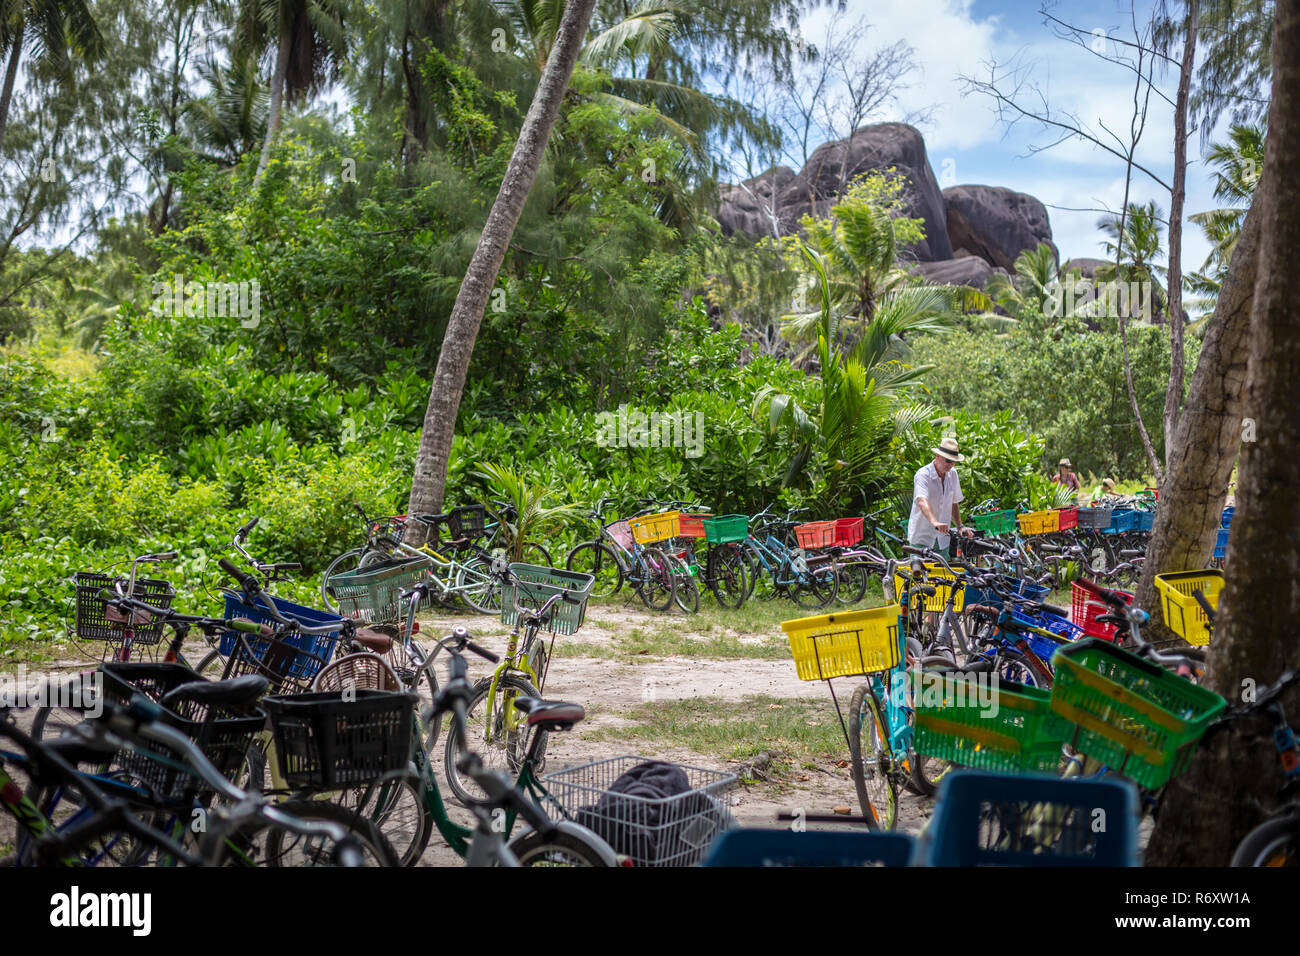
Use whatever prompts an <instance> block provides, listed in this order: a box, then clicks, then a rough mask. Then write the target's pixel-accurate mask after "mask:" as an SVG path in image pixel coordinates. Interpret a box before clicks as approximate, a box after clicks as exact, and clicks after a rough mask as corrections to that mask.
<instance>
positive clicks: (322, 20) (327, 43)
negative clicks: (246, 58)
mask: <svg viewBox="0 0 1300 956" xmlns="http://www.w3.org/2000/svg"><path fill="white" fill-rule="evenodd" d="M343 8H344V2H343V0H244V2H243V5H242V6H241V8H240V11H239V20H238V23H237V25H236V29H235V44H234V50H235V51H236V52H235V56H234V57H233V58H234V59H235V60H238V59H239V54H241V53H252V54H254V55H256V56H262V55H264V54H268V53H269V52H270V51H272V50H274V51H275V59H274V67H273V68H272V73H271V84H270V85H271V103H270V108H269V113H268V116H267V124H266V138H265V139H264V140H263V142H262V155H261V158H260V159H259V160H258V163H257V173H256V175H255V176H254V177H253V182H254V183H255V184H256V183H260V182H261V180H262V176H263V175H264V174H265V173H266V166H267V163H269V162H270V160H271V147H272V146H273V145H274V143H275V140H276V138H277V137H278V136H279V135H280V127H281V124H282V123H283V120H284V104H285V101H286V100H287V101H288V102H290V103H294V102H297V101H298V100H300V99H303V98H304V97H307V96H309V95H311V94H313V93H315V92H317V91H318V90H320V89H322V88H323V87H325V86H326V85H327V84H328V83H329V82H331V81H332V80H334V79H337V77H338V72H339V67H340V65H341V64H342V62H343V58H344V57H345V56H346V54H347V34H346V33H345V31H344V28H343Z"/></svg>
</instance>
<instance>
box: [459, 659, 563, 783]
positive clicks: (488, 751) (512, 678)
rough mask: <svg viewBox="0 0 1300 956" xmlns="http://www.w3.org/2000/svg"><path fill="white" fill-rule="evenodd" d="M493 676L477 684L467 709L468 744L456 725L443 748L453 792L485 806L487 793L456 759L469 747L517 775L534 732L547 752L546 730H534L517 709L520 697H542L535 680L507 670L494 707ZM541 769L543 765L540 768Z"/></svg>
mask: <svg viewBox="0 0 1300 956" xmlns="http://www.w3.org/2000/svg"><path fill="white" fill-rule="evenodd" d="M492 680H493V678H491V677H484V678H482V679H480V680H479V681H478V682H476V683H475V684H474V696H473V698H472V699H471V700H470V702H469V706H468V707H467V708H466V711H465V726H466V729H467V730H468V731H469V738H470V739H469V744H468V747H467V746H466V745H465V743H464V742H462V741H460V740H458V739H457V734H456V730H455V728H454V727H453V728H451V729H449V730H448V732H447V742H446V744H445V746H444V749H443V772H444V774H446V777H447V785H448V786H449V787H450V788H451V792H452V794H453V795H454V796H455V798H456V799H457V800H458V801H460V803H461V804H462V805H463V806H466V807H470V806H484V805H485V804H486V803H487V794H485V793H484V792H483V790H482V788H480V787H479V785H478V784H476V783H475V782H474V781H473V780H471V779H470V778H469V777H468V776H466V775H465V774H463V773H461V772H460V769H459V768H458V767H457V766H456V761H457V759H459V757H460V755H461V754H462V753H464V752H465V750H467V749H468V750H470V751H473V752H474V753H476V754H478V755H479V758H480V759H481V760H482V761H483V766H484V767H485V768H486V769H488V770H498V771H501V772H502V773H505V774H506V775H507V776H510V777H515V776H517V775H518V774H519V768H520V767H522V766H523V762H524V757H525V756H527V754H528V748H529V747H530V746H531V744H532V741H533V734H534V733H537V734H538V735H539V736H540V737H541V741H540V744H539V746H540V748H541V749H540V750H539V751H538V752H539V753H543V754H544V753H546V731H544V730H537V731H534V730H533V728H532V727H530V726H528V721H527V718H526V717H525V716H524V714H523V713H522V712H520V711H519V710H517V709H515V700H516V699H517V698H520V697H541V696H542V695H541V693H540V692H539V691H538V690H537V688H536V687H534V686H533V684H532V683H531V682H530V681H528V680H525V679H524V678H523V677H520V676H519V675H517V674H504V675H502V676H501V678H500V681H499V682H498V683H497V685H496V694H495V696H494V698H493V700H492V707H491V710H490V711H489V709H488V701H487V698H488V691H489V690H490V689H491V688H492ZM537 769H538V771H539V772H540V770H541V768H540V767H538V768H537Z"/></svg>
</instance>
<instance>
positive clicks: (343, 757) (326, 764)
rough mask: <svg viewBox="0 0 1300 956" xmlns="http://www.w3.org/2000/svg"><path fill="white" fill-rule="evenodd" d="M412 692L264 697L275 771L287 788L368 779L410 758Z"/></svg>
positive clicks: (330, 786) (318, 787) (316, 787)
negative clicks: (277, 770)
mask: <svg viewBox="0 0 1300 956" xmlns="http://www.w3.org/2000/svg"><path fill="white" fill-rule="evenodd" d="M415 699H416V698H415V695H414V694H408V693H393V692H391V691H383V690H364V689H360V688H358V689H354V690H353V691H352V693H351V694H350V695H340V694H338V693H335V692H333V691H325V692H321V693H312V694H297V695H294V696H291V697H267V698H266V699H265V701H264V703H265V705H266V710H267V713H268V714H270V716H271V730H272V732H273V733H274V735H275V750H276V757H277V759H278V760H279V763H280V774H281V776H283V777H284V780H285V783H287V784H288V785H289V786H290V787H292V788H295V789H297V788H305V789H311V790H335V789H339V788H342V787H350V786H356V785H358V784H365V783H371V782H373V781H375V780H378V779H379V778H380V777H382V776H384V775H385V774H387V773H391V772H393V771H395V770H403V769H405V768H406V766H407V764H408V763H409V761H410V759H411V742H412V732H413V730H414V727H415V721H414V717H413V714H414V710H415Z"/></svg>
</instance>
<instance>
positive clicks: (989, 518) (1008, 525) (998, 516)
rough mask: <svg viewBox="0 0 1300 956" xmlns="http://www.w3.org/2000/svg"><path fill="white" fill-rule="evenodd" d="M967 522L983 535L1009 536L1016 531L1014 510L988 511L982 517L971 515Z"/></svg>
mask: <svg viewBox="0 0 1300 956" xmlns="http://www.w3.org/2000/svg"><path fill="white" fill-rule="evenodd" d="M969 521H970V523H971V525H972V526H974V527H975V528H977V529H978V530H980V531H983V532H984V533H985V534H1009V533H1010V532H1012V531H1015V530H1016V512H1015V509H1014V508H1012V509H1009V510H1006V511H990V512H989V513H988V514H983V515H971V516H970V519H969Z"/></svg>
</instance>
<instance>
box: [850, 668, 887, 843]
mask: <svg viewBox="0 0 1300 956" xmlns="http://www.w3.org/2000/svg"><path fill="white" fill-rule="evenodd" d="M848 721H849V764H850V770H851V772H852V774H853V786H854V788H855V789H856V790H857V792H858V805H859V806H860V807H861V809H862V816H863V817H864V818H866V820H867V826H868V827H869V828H871V829H872V830H892V829H894V825H895V824H896V823H897V821H898V790H897V788H896V787H895V785H894V775H893V762H894V761H893V754H892V753H891V752H890V748H889V743H888V741H887V740H886V735H885V732H884V727H885V720H884V716H883V714H882V711H881V709H880V701H879V700H878V699H877V698H876V692H875V691H874V690H872V688H871V685H870V684H859V685H858V687H857V689H856V690H855V691H854V692H853V698H852V700H851V701H850V702H849V717H848ZM865 727H870V728H871V730H870V732H869V733H865V734H864V732H863V730H864V728H865ZM864 745H865V749H864Z"/></svg>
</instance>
